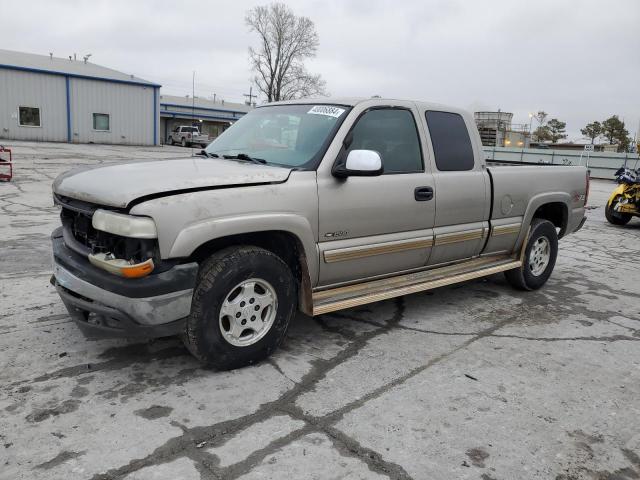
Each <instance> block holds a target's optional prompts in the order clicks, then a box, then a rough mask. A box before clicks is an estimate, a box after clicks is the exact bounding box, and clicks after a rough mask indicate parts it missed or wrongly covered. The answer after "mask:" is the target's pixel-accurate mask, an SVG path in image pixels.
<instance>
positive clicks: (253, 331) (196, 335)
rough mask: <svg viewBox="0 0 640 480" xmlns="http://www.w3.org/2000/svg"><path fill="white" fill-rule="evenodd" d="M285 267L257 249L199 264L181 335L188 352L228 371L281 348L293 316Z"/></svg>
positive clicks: (233, 251) (293, 293)
mask: <svg viewBox="0 0 640 480" xmlns="http://www.w3.org/2000/svg"><path fill="white" fill-rule="evenodd" d="M296 298H297V296H296V286H295V282H294V277H293V275H292V273H291V270H290V269H289V267H288V266H287V264H286V263H285V262H284V261H283V260H282V259H281V258H280V257H278V256H277V255H275V254H274V253H272V252H269V251H268V250H264V249H262V248H258V247H252V246H244V247H231V248H227V249H224V250H221V251H220V252H217V253H215V254H214V255H212V256H211V257H209V258H208V259H207V260H206V261H205V262H203V264H202V266H201V267H200V272H199V274H198V282H197V284H196V288H195V290H194V293H193V301H192V305H191V314H190V316H189V318H188V320H187V326H186V329H185V332H184V336H183V339H184V343H185V345H186V346H187V348H188V349H189V351H190V352H191V353H192V354H193V355H194V356H195V357H196V358H198V359H199V360H201V361H202V362H204V363H207V364H210V365H213V366H214V367H216V368H219V369H223V370H228V369H232V368H238V367H242V366H245V365H250V364H252V363H255V362H258V361H260V360H262V359H264V358H266V357H267V356H269V355H270V354H271V353H272V352H273V351H274V350H275V349H276V348H277V347H278V346H279V345H280V343H281V342H282V340H283V339H284V336H285V334H286V331H287V327H288V325H289V321H290V320H291V318H292V317H293V315H294V313H295V307H296Z"/></svg>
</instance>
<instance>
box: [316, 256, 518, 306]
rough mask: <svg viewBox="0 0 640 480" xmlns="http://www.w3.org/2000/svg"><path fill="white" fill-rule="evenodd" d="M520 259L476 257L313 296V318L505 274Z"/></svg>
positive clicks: (325, 291) (330, 290) (320, 292)
mask: <svg viewBox="0 0 640 480" xmlns="http://www.w3.org/2000/svg"><path fill="white" fill-rule="evenodd" d="M521 265H522V259H521V258H520V259H518V258H514V257H513V256H507V255H500V256H491V257H478V258H474V259H472V260H468V261H465V262H462V263H457V264H455V265H449V266H447V267H440V268H434V269H433V270H424V271H421V272H415V273H408V274H405V275H398V276H396V277H389V278H383V279H381V280H372V281H370V282H365V283H358V284H355V285H347V286H345V287H337V288H332V289H329V290H318V291H315V292H313V315H322V314H323V313H329V312H334V311H336V310H342V309H345V308H351V307H356V306H358V305H365V304H367V303H373V302H379V301H380V300H387V299H389V298H394V297H400V296H402V295H408V294H410V293H416V292H422V291H424V290H431V289H433V288H438V287H443V286H445V285H451V284H453V283H459V282H465V281H467V280H472V279H474V278H480V277H485V276H487V275H492V274H494V273H498V272H504V271H505V270H511V269H513V268H519V267H520V266H521Z"/></svg>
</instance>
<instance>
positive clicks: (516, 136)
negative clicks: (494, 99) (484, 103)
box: [473, 110, 531, 148]
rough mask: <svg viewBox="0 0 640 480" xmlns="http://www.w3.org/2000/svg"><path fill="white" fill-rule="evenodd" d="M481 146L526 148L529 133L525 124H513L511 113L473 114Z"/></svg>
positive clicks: (528, 141) (528, 142)
mask: <svg viewBox="0 0 640 480" xmlns="http://www.w3.org/2000/svg"><path fill="white" fill-rule="evenodd" d="M473 116H474V118H475V121H476V126H477V127H478V132H479V133H480V138H481V139H482V145H484V146H488V147H520V148H528V147H529V144H530V141H531V139H530V137H531V133H530V131H529V128H527V125H525V124H513V123H511V120H512V119H513V113H509V112H502V111H500V110H498V111H497V112H475V113H474V114H473Z"/></svg>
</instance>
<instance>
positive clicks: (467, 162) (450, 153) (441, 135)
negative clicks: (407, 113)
mask: <svg viewBox="0 0 640 480" xmlns="http://www.w3.org/2000/svg"><path fill="white" fill-rule="evenodd" d="M425 116H426V117H427V126H428V127H429V135H431V144H432V145H433V153H434V154H435V157H436V167H438V170H440V171H462V170H471V169H473V148H472V147H471V139H470V138H469V132H468V131H467V126H466V125H465V123H464V120H463V119H462V117H461V116H460V115H458V114H457V113H450V112H436V111H428V112H426V113H425Z"/></svg>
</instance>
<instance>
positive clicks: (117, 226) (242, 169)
mask: <svg viewBox="0 0 640 480" xmlns="http://www.w3.org/2000/svg"><path fill="white" fill-rule="evenodd" d="M588 187H589V180H588V175H587V171H586V169H585V168H582V167H564V166H488V165H487V164H486V163H485V160H484V158H483V150H482V145H481V142H480V138H479V135H478V133H477V130H476V127H475V124H474V122H473V117H472V116H470V115H469V114H468V113H467V112H465V111H462V110H458V109H456V108H449V107H443V106H441V105H434V104H429V103H422V102H414V101H401V100H386V99H380V98H374V99H337V100H336V99H334V100H330V99H322V100H321V101H318V102H314V101H309V100H305V101H291V102H281V103H272V104H269V105H265V106H262V107H259V108H256V109H255V110H253V111H251V112H250V113H249V114H247V115H246V116H244V117H243V118H242V119H241V120H239V121H238V122H237V123H236V124H235V125H233V126H232V127H231V128H229V129H228V130H227V131H226V132H224V134H223V135H221V136H220V137H218V138H217V139H216V140H215V141H214V142H213V143H212V144H211V145H209V146H208V147H207V148H206V150H203V151H202V152H201V156H200V157H198V158H196V159H193V158H188V159H175V160H163V161H158V162H139V163H128V164H123V165H114V166H106V167H98V168H94V169H90V170H82V171H71V172H68V173H66V174H63V175H61V176H60V177H58V178H57V179H56V180H55V182H54V185H53V192H54V201H55V203H56V204H58V205H60V207H61V219H62V226H61V227H60V228H58V229H57V230H55V231H54V232H53V235H52V240H53V255H54V275H53V277H52V283H53V284H54V285H55V286H56V288H57V291H58V293H59V295H60V297H61V298H62V301H63V302H64V303H65V305H66V306H67V308H68V310H69V312H70V314H71V316H72V317H73V318H74V320H75V321H76V322H77V323H78V325H79V326H80V327H81V328H82V329H83V330H84V331H85V333H87V334H89V335H93V336H95V335H108V336H127V337H154V336H164V335H174V334H179V335H181V336H182V338H183V340H184V343H185V344H186V346H187V347H188V348H189V350H190V351H191V352H192V353H193V354H194V355H195V356H196V357H197V358H198V359H200V360H202V361H203V362H206V363H209V364H212V365H214V366H216V367H218V368H223V369H228V368H235V367H238V366H242V365H246V364H250V363H253V362H256V361H258V360H260V359H262V358H264V357H266V356H267V355H269V354H270V353H271V352H273V351H274V349H276V348H277V347H278V345H279V344H280V342H281V341H282V339H283V337H284V336H285V333H286V331H287V327H288V325H289V321H290V320H291V319H292V317H293V316H294V315H295V313H296V311H302V312H304V313H305V314H307V315H321V314H326V313H328V312H332V311H336V310H340V309H345V308H350V307H354V306H357V305H363V304H367V303H371V302H376V301H380V300H384V299H388V298H392V297H397V296H401V295H406V294H409V293H415V292H420V291H423V290H427V289H432V288H435V287H439V286H442V285H448V284H452V283H456V282H463V281H466V280H469V279H473V278H478V277H482V276H486V275H491V274H495V273H498V272H505V274H506V277H507V279H508V280H509V282H510V283H511V284H513V285H514V286H515V287H517V288H520V289H524V290H534V289H537V288H539V287H541V286H542V285H543V284H544V283H545V282H546V281H547V279H548V278H549V276H550V275H551V272H552V270H553V267H554V264H555V261H556V256H557V253H558V238H561V237H563V236H564V235H567V234H569V233H572V232H575V231H576V230H578V229H579V228H580V227H581V226H582V225H583V223H584V221H585V204H586V201H587V194H588Z"/></svg>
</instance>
